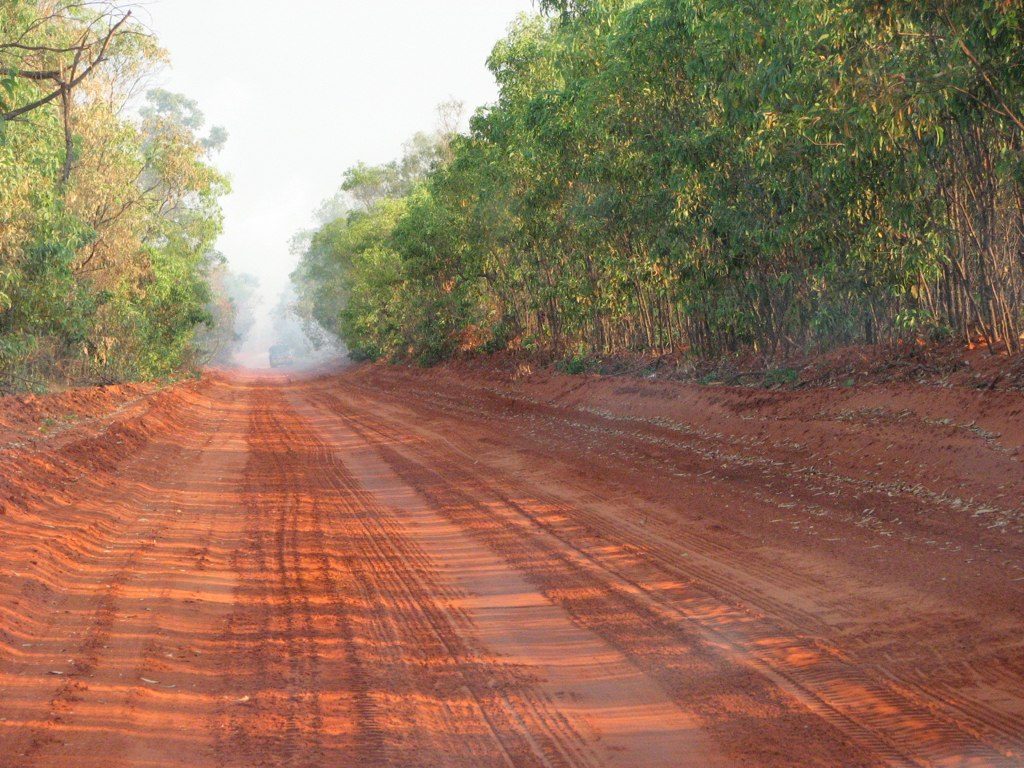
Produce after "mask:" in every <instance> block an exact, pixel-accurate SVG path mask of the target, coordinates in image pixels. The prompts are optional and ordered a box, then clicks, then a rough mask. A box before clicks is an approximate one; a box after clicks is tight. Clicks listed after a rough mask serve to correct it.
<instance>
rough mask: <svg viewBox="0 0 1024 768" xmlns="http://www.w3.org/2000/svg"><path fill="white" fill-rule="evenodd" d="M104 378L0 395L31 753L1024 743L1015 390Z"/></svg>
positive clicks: (470, 760)
mask: <svg viewBox="0 0 1024 768" xmlns="http://www.w3.org/2000/svg"><path fill="white" fill-rule="evenodd" d="M61 397H67V396H66V395H65V396H61ZM78 397H80V398H83V399H82V400H81V401H80V402H79V403H78V405H77V406H75V405H74V404H73V403H70V402H68V401H60V400H54V401H52V402H51V401H47V400H46V398H42V399H41V400H42V402H39V401H37V402H36V403H35V404H34V405H31V406H30V407H29V406H25V405H24V404H22V405H18V403H19V402H20V401H13V400H10V399H8V400H2V401H0V409H3V410H0V425H3V426H0V507H2V508H0V766H3V768H39V767H43V766H45V767H47V768H49V767H51V766H52V767H64V766H67V767H68V768H70V767H71V766H75V768H92V767H93V766H95V767H96V768H100V767H101V766H102V768H122V767H124V768H127V767H129V766H130V767H131V768H142V767H145V768H162V767H164V766H189V767H192V766H197V767H199V768H205V767H207V766H218V767H221V766H238V767H239V768H242V767H243V766H244V767H245V768H250V767H251V766H268V767H270V766H274V767H277V766H303V767H309V768H312V767H316V768H319V766H324V767H325V768H326V767H327V766H331V767H333V766H350V765H351V766H360V768H376V767H384V766H396V767H397V766H403V767H404V766H424V767H426V766H453V767H454V768H471V767H473V768H476V767H485V766H503V767H506V768H507V767H509V766H513V767H515V766H544V767H546V768H569V767H573V768H576V767H582V766H608V767H610V768H615V767H622V768H656V767H657V768H662V767H663V768H670V767H671V768H675V767H676V766H695V767H700V768H702V767H704V766H710V767H712V768H713V767H715V766H744V767H748V766H769V767H770V766H823V767H824V766H828V767H833V766H893V765H895V766H1020V765H1024V505H1022V499H1024V472H1022V467H1021V462H1022V455H1024V395H1022V394H1020V393H1015V392H1009V391H1005V392H1000V391H977V390H974V389H968V388H963V389H958V388H950V389H945V388H938V387H923V386H920V385H912V384H888V385H884V386H882V385H872V386H863V387H862V386H857V387H852V388H840V389H825V388H821V389H804V390H800V391H793V392H766V391H761V390H751V389H739V388H725V387H720V388H708V387H699V386H695V385H688V384H680V383H672V382H665V381H642V380H636V379H625V378H599V377H568V376H557V375H552V374H546V373H545V374H533V373H528V372H525V371H520V372H518V373H515V372H513V373H512V374H508V373H497V372H487V371H485V370H482V369H475V368H472V369H471V368H467V367H461V368H459V367H449V368H439V369H435V370H432V371H412V370H405V369H395V368H387V367H374V366H364V367H354V368H350V369H348V370H345V371H342V372H340V373H335V374H331V375H329V376H322V377H320V378H311V379H298V378H295V379H294V380H289V379H287V378H284V377H256V376H247V375H241V374H238V375H232V376H228V375H220V374H218V375H215V376H210V377H207V378H206V379H204V380H203V381H201V382H191V383H188V384H184V385H178V386H176V387H171V388H169V389H165V390H161V391H157V390H156V389H153V388H150V389H145V388H143V389H138V390H125V391H124V392H120V393H115V394H114V395H113V396H112V397H109V399H105V398H107V397H108V395H103V394H97V393H93V394H89V393H80V394H79V395H78ZM76 407H77V409H78V410H75V408H76ZM26 408H28V410H25V409H26ZM32 409H35V410H32ZM5 411H6V412H5ZM68 412H74V413H76V414H79V415H78V416H77V417H76V418H65V417H64V414H66V413H68ZM55 425H58V426H60V429H54V428H53V427H54V426H55ZM40 426H45V427H46V429H40Z"/></svg>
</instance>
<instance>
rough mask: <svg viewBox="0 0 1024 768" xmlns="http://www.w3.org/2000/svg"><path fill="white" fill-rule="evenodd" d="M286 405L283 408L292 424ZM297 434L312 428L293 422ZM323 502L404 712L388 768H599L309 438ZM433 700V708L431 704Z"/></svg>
mask: <svg viewBox="0 0 1024 768" xmlns="http://www.w3.org/2000/svg"><path fill="white" fill-rule="evenodd" d="M286 407H287V406H285V405H284V404H283V403H282V404H280V405H278V406H277V407H276V409H275V411H276V412H278V413H284V412H285V409H286ZM287 421H288V423H289V425H295V424H299V423H301V420H300V419H299V418H298V417H297V416H296V415H295V414H294V412H288V415H287ZM290 439H298V441H299V442H300V444H301V445H304V446H305V447H306V448H305V450H306V458H307V460H306V461H304V462H303V463H304V466H306V467H308V468H309V474H310V476H312V477H314V478H316V480H315V482H313V483H309V482H307V483H306V487H310V488H316V489H320V492H319V494H318V497H319V499H320V503H321V504H324V503H325V502H326V504H327V505H328V506H329V507H330V508H331V511H332V512H333V515H332V517H331V520H332V525H331V530H332V531H333V533H334V536H335V537H336V540H337V541H338V547H336V548H334V551H342V548H343V547H344V548H346V549H348V550H349V551H350V552H351V553H352V554H351V555H350V556H348V557H345V558H344V564H343V565H342V566H341V570H344V571H347V573H349V574H350V578H349V579H347V581H349V583H350V584H351V585H352V586H353V587H354V588H355V589H356V591H357V593H358V598H359V602H360V603H361V604H362V605H364V606H367V607H368V608H369V610H368V611H367V614H366V616H365V622H364V623H363V625H364V627H365V631H366V632H367V634H366V636H365V637H364V638H361V642H360V643H359V647H360V648H361V649H362V652H363V653H364V654H368V657H367V658H366V660H365V662H364V663H363V664H362V665H361V669H362V670H363V671H364V674H366V675H367V677H368V678H369V681H368V682H369V690H371V691H372V692H373V694H372V695H373V697H374V699H379V700H386V701H388V707H389V708H395V709H397V710H399V711H402V712H403V715H402V717H401V720H404V721H405V724H406V725H407V726H413V727H412V728H408V731H407V732H404V733H403V732H397V733H396V732H395V730H394V729H395V727H396V726H398V725H400V724H401V723H400V722H395V719H394V718H392V719H391V721H389V722H387V723H383V724H382V728H383V731H382V735H383V743H382V754H383V758H382V759H381V760H380V764H381V765H390V766H417V765H423V766H428V765H438V764H444V765H446V766H458V765H466V766H483V765H510V766H515V767H517V768H518V767H519V766H522V767H524V768H525V767H526V766H544V767H545V768H572V767H573V766H582V765H591V764H593V763H592V756H591V755H589V754H588V752H587V747H586V745H585V743H584V742H583V740H582V739H581V737H580V736H579V734H578V733H576V731H575V729H574V727H573V726H572V725H571V723H569V722H568V721H567V720H566V719H565V718H564V717H563V716H561V715H560V714H559V713H558V712H557V710H556V708H555V707H554V706H553V703H552V702H550V701H549V700H547V699H546V698H545V697H543V696H541V695H539V694H538V693H537V692H536V691H535V690H534V686H533V681H532V679H530V677H529V676H525V675H524V674H523V672H522V671H521V670H518V669H516V668H515V667H514V666H511V665H507V664H502V663H501V662H499V661H498V660H496V659H494V658H493V655H491V654H488V653H487V651H486V649H483V648H480V647H478V646H477V645H476V644H475V643H474V642H473V640H472V636H471V633H472V627H471V625H470V624H469V623H468V622H467V619H466V617H465V615H464V614H462V613H461V612H459V611H457V610H453V609H452V608H451V605H452V604H453V603H455V602H456V601H457V600H459V599H461V598H462V597H463V596H462V595H460V594H459V593H457V592H456V591H453V590H451V589H450V588H449V587H447V586H446V585H445V584H443V583H441V582H439V581H438V580H437V579H436V578H435V577H434V576H433V574H434V573H436V571H437V568H436V565H435V564H433V563H431V562H430V560H429V558H427V557H425V555H424V554H423V552H422V551H421V550H419V549H418V548H417V547H416V545H415V544H413V543H412V542H410V541H409V540H408V539H407V538H406V537H405V536H403V535H402V534H401V532H400V531H399V530H398V528H397V526H396V525H395V524H394V522H393V520H392V515H393V512H392V511H391V510H389V509H386V508H384V507H383V506H381V505H380V504H379V502H377V500H376V499H375V498H374V496H373V495H372V494H370V493H368V492H367V491H366V490H365V489H364V488H362V487H361V485H360V484H359V483H358V482H357V481H356V480H355V479H354V478H353V476H352V475H351V473H350V472H349V471H348V470H347V468H346V467H345V466H344V464H343V463H342V462H341V461H340V460H339V459H338V458H337V457H336V455H335V452H334V451H333V450H332V449H331V447H330V446H328V445H326V444H325V443H323V441H322V440H321V439H319V438H318V437H317V436H316V435H315V434H314V433H313V432H312V430H310V429H309V428H308V427H303V428H302V429H301V430H298V429H297V430H295V434H294V435H292V436H291V437H290ZM430 700H433V701H430Z"/></svg>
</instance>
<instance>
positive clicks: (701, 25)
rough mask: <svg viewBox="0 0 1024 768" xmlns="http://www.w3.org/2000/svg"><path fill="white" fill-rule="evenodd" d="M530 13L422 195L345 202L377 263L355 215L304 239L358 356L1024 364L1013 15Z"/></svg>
mask: <svg viewBox="0 0 1024 768" xmlns="http://www.w3.org/2000/svg"><path fill="white" fill-rule="evenodd" d="M541 7H542V9H543V10H544V11H545V12H546V15H538V16H533V17H524V18H522V19H520V21H519V22H518V23H517V24H516V25H515V26H514V27H513V28H512V30H511V31H510V33H509V35H508V37H507V38H505V39H504V40H502V41H500V42H499V43H498V44H497V45H496V46H495V48H494V52H493V54H492V56H491V59H490V66H491V69H492V71H493V73H494V75H495V78H496V79H497V82H498V85H499V88H500V95H499V99H498V102H497V103H496V104H494V105H491V106H490V107H488V108H486V109H483V110H481V111H479V112H478V113H477V114H476V116H475V117H474V118H473V120H472V123H471V131H470V133H469V135H467V136H461V137H458V138H455V139H454V140H452V141H450V143H449V151H447V152H439V153H437V156H436V157H437V162H435V163H434V164H433V166H432V167H431V168H430V169H429V171H428V172H427V173H425V174H423V175H421V176H419V177H418V178H417V179H416V180H415V183H412V184H405V185H400V184H398V183H397V181H396V179H397V178H398V176H397V170H396V169H398V168H399V167H402V163H401V162H397V163H393V164H390V165H388V166H382V167H380V168H376V169H373V168H367V167H365V166H359V167H357V168H355V169H352V170H351V171H350V172H349V173H348V174H347V175H346V186H345V189H346V190H348V191H349V192H350V193H352V195H353V197H354V198H355V199H356V200H357V201H358V202H359V203H360V206H361V210H362V211H364V214H360V215H367V216H369V217H370V219H371V220H372V221H377V222H379V223H380V224H381V226H379V227H377V228H376V229H374V231H373V237H372V238H370V239H368V240H365V241H364V240H358V239H357V238H355V232H354V230H353V228H355V227H357V226H358V225H359V224H358V223H359V218H358V217H355V218H354V217H353V216H348V217H347V218H342V219H340V220H338V221H334V222H331V223H328V224H326V225H325V227H324V228H323V229H322V230H320V232H318V233H317V234H316V235H315V236H314V237H313V240H312V246H311V248H310V249H309V250H308V251H307V253H306V255H305V257H304V259H303V265H302V266H301V267H300V270H299V271H298V272H297V276H298V278H299V287H300V294H301V295H304V296H307V297H312V298H311V299H310V303H311V305H313V306H315V307H316V312H315V313H314V315H315V317H316V319H317V320H319V322H321V323H322V324H324V325H325V326H326V327H327V328H329V329H332V330H335V331H337V332H339V333H340V334H341V335H342V336H343V338H344V339H345V340H346V341H347V343H348V344H349V345H350V347H351V348H352V349H353V350H355V351H356V352H357V354H359V355H362V356H367V357H382V356H383V357H396V358H408V359H417V360H421V361H433V360H436V359H440V358H444V357H447V356H450V355H451V354H454V353H455V352H457V351H460V350H477V349H481V350H489V351H493V350H496V349H501V348H504V347H508V346H515V347H520V348H523V349H527V350H530V351H533V352H538V353H544V354H545V355H547V356H549V357H553V358H554V359H560V360H564V361H567V362H566V363H565V366H566V367H567V369H568V368H576V367H579V365H582V364H583V363H582V362H579V363H577V362H576V361H583V360H585V359H587V358H594V357H600V356H602V355H607V354H610V353H619V352H643V353H651V352H654V353H660V352H668V351H671V350H676V349H686V350H690V351H692V352H694V353H696V354H699V355H703V356H716V355H720V354H723V353H730V352H737V351H741V350H750V351H754V352H757V353H760V354H762V355H764V356H765V357H785V356H786V355H787V354H789V353H790V352H793V351H795V350H797V349H809V350H815V349H819V350H820V349H827V348H829V347H834V346H836V345H841V344H849V343H861V342H867V343H877V342H884V341H892V340H897V339H901V338H906V337H930V338H935V337H937V336H939V335H942V334H944V333H948V334H955V335H957V336H959V337H960V338H962V339H965V340H968V339H977V338H979V337H983V338H984V339H986V340H987V341H988V342H989V343H990V344H993V345H995V344H997V343H1001V344H1005V345H1006V347H1008V348H1009V349H1010V350H1011V351H1018V350H1019V349H1020V343H1021V331H1022V330H1024V328H1022V323H1024V262H1022V261H1021V259H1020V254H1021V253H1024V146H1022V141H1024V13H1022V12H1021V10H1020V9H1019V8H1018V7H1017V5H1015V4H1012V3H1006V2H1002V1H1001V0H982V1H981V2H978V3H958V2H953V0H928V2H926V3H916V2H914V3H912V2H895V3H890V2H885V3H883V2H877V0H782V1H781V2H776V3H760V4H758V3H754V4H751V3H735V2H732V1H731V0H574V1H573V2H555V0H550V2H544V3H542V4H541ZM360 190H361V191H360ZM382 200H389V201H390V202H389V203H388V206H387V207H386V208H381V209H379V210H378V209H377V208H376V207H374V206H376V205H380V204H381V201H382ZM366 201H370V202H366ZM384 210H388V211H390V212H391V214H393V215H390V216H387V217H384V215H383V213H382V211H384ZM789 375H790V374H789V372H788V369H778V370H774V371H772V372H771V373H770V374H769V377H768V378H769V380H770V381H769V383H772V382H774V383H779V384H783V383H787V381H788V377H789Z"/></svg>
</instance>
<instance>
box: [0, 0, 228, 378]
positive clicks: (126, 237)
mask: <svg viewBox="0 0 1024 768" xmlns="http://www.w3.org/2000/svg"><path fill="white" fill-rule="evenodd" d="M163 58H164V54H163V52H162V51H161V50H160V49H159V48H158V47H157V44H156V41H155V40H154V39H153V38H152V36H151V35H150V34H149V33H148V32H147V31H146V30H145V29H144V28H143V27H142V26H141V25H139V24H136V23H135V22H134V20H133V18H132V17H131V15H130V14H129V13H127V11H123V10H121V9H119V8H118V7H117V6H116V5H115V4H112V3H108V2H102V3H97V2H77V1H76V2H72V1H70V0H68V1H67V2H50V1H47V2H42V1H39V2H36V1H35V0H0V389H8V388H19V389H20V388H31V387H42V386H45V385H46V384H48V383H50V382H53V381H58V382H72V383H89V382H104V381H114V380H123V379H137V378H153V377H157V376H162V375H166V374H170V373H174V372H177V371H179V370H181V369H182V368H184V367H187V366H189V365H191V364H193V363H195V362H198V360H199V358H200V357H201V356H203V355H205V354H212V353H214V352H215V351H216V348H217V347H218V346H220V345H222V344H223V343H224V342H225V341H226V338H225V337H229V336H230V335H231V334H232V330H231V328H232V323H233V313H234V309H233V306H232V305H231V302H230V301H229V300H227V299H226V298H225V297H224V296H223V295H222V296H220V297H215V296H214V295H213V293H212V290H211V284H212V285H224V284H225V282H226V281H227V280H228V278H227V275H226V274H225V268H224V265H223V260H222V259H221V258H220V257H219V256H217V255H216V254H215V253H214V251H213V244H214V241H215V239H216V237H217V235H218V233H219V231H220V225H221V212H220V207H219V204H218V198H219V196H220V195H222V194H224V193H225V192H226V190H227V183H226V181H225V179H224V178H223V177H222V176H221V175H220V174H219V173H218V172H217V171H216V170H215V169H214V168H213V167H212V166H211V164H210V162H209V156H210V154H211V152H213V151H214V150H215V149H216V148H217V147H218V146H219V145H220V144H221V143H222V142H223V140H224V134H223V131H221V130H219V129H214V130H212V131H211V132H210V133H209V134H208V135H206V136H201V135H200V130H201V128H202V123H203V118H202V115H201V114H200V113H199V111H198V110H197V108H196V105H195V103H194V102H192V101H190V100H188V99H186V98H184V97H182V96H178V95H175V94H171V93H167V92H165V91H151V92H150V93H149V94H148V95H146V96H145V98H143V95H142V94H140V93H139V88H140V84H141V83H144V82H145V80H146V78H147V77H148V76H149V75H150V74H151V72H152V71H153V69H154V67H156V66H157V65H159V64H160V62H161V61H162V60H163ZM217 320H219V321H220V324H219V325H216V323H215V321H217ZM214 326H216V327H214ZM204 327H205V328H206V329H205V330H203V329H204ZM200 332H202V334H203V336H204V338H203V339H202V340H200V339H198V338H197V334H199V333H200ZM201 344H204V345H205V346H206V351H203V350H202V349H201Z"/></svg>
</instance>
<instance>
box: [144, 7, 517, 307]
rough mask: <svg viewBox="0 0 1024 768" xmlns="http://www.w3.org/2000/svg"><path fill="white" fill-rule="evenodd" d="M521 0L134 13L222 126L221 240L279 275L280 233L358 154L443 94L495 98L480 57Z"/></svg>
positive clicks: (229, 251) (419, 123)
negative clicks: (224, 192) (225, 185)
mask: <svg viewBox="0 0 1024 768" xmlns="http://www.w3.org/2000/svg"><path fill="white" fill-rule="evenodd" d="M532 9H533V4H532V2H531V0H290V1H289V2H287V3H281V2H280V0H148V2H145V3H144V6H143V7H142V8H141V9H140V10H139V11H137V14H138V16H139V18H140V20H142V21H143V22H144V23H146V24H147V25H148V26H149V27H151V28H152V30H153V32H154V33H155V34H156V35H157V37H158V38H159V40H160V42H161V44H162V45H163V47H164V48H166V49H167V50H168V52H169V53H170V56H171V65H170V67H169V68H168V69H167V70H166V71H164V72H163V73H162V74H161V76H160V78H159V83H158V84H160V85H162V86H163V87H166V88H168V89H170V90H174V91H179V92H181V93H184V94H186V95H187V96H189V97H191V98H193V99H195V100H197V101H198V102H199V105H200V107H201V109H202V110H203V112H204V113H205V115H206V118H207V126H209V125H222V126H224V127H225V128H226V129H227V130H228V133H229V138H228V142H227V145H226V147H225V148H224V150H223V151H222V152H221V153H220V155H219V156H218V158H217V165H218V166H219V167H220V168H221V169H222V170H224V171H226V172H227V173H228V174H229V175H230V177H231V181H232V187H233V192H232V194H231V196H230V197H228V198H227V199H226V200H225V201H224V213H225V227H224V235H223V236H222V238H221V240H220V243H219V245H218V247H219V249H220V250H221V251H222V252H223V253H224V254H225V255H226V256H227V257H228V259H229V260H230V262H231V264H232V265H233V266H234V267H235V268H236V269H237V270H239V271H246V272H251V273H253V274H256V275H258V276H259V277H260V278H261V281H262V283H263V286H264V291H263V293H264V297H265V300H268V301H270V300H272V297H273V296H274V295H276V293H277V290H278V289H279V288H280V287H282V286H283V285H284V284H285V283H286V282H287V275H288V273H289V272H290V271H291V268H292V266H293V260H292V257H290V256H289V254H288V241H289V240H290V238H291V237H292V235H293V234H294V233H296V232H297V231H299V230H302V229H306V228H309V227H310V226H311V224H312V214H313V211H314V210H315V209H316V208H317V206H318V205H319V203H320V202H321V201H322V200H323V199H325V198H327V197H329V196H330V195H331V194H332V193H333V192H334V191H335V190H336V189H337V187H338V185H339V183H340V180H341V174H342V171H343V170H344V169H345V168H347V167H348V166H351V165H354V164H355V163H357V162H359V161H361V160H362V161H366V162H369V163H380V162H385V161H387V160H390V159H392V158H394V157H396V156H397V155H398V154H399V153H400V152H401V147H402V144H403V142H404V141H405V140H406V139H408V138H409V137H410V136H411V135H412V134H413V133H415V132H416V131H418V130H426V129H431V128H433V127H434V126H435V125H436V111H435V110H436V106H437V105H438V104H439V103H441V102H442V101H445V100H447V99H450V98H455V99H459V100H461V101H463V102H465V104H466V106H467V108H468V109H469V111H472V110H473V109H475V108H476V107H477V106H480V105H482V104H485V103H488V102H491V101H493V100H494V98H495V96H496V87H495V84H494V81H493V79H492V77H491V75H490V72H488V70H487V67H486V59H487V56H488V55H489V53H490V51H491V48H492V47H493V45H494V43H495V42H496V41H497V40H498V39H499V38H500V37H502V36H503V35H504V34H505V31H506V29H507V27H508V25H509V24H510V23H511V22H512V21H513V20H514V19H515V17H516V16H517V15H518V14H519V13H522V12H527V11H531V10H532Z"/></svg>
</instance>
